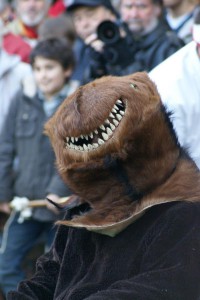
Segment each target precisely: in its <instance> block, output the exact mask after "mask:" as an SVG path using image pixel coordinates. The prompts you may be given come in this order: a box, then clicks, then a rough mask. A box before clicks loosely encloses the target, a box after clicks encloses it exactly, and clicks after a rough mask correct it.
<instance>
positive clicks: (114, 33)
mask: <svg viewBox="0 0 200 300" xmlns="http://www.w3.org/2000/svg"><path fill="white" fill-rule="evenodd" d="M97 35H98V38H99V39H100V40H101V41H103V42H104V43H105V44H114V43H116V42H117V41H118V40H119V38H120V33H119V28H118V26H117V25H116V24H115V23H113V22H111V21H104V22H102V23H101V24H100V25H99V26H98V28H97Z"/></svg>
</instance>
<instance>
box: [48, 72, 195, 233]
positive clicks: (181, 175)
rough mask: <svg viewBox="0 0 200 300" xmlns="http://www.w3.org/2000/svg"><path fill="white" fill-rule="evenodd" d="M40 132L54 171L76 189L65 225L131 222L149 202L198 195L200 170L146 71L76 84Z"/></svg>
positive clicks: (167, 200)
mask: <svg viewBox="0 0 200 300" xmlns="http://www.w3.org/2000/svg"><path fill="white" fill-rule="evenodd" d="M117 100H120V101H117ZM111 111H112V115H110V113H111ZM117 115H118V116H117ZM119 115H120V117H119ZM118 118H119V119H121V120H118ZM114 120H115V121H114ZM116 121H117V122H116ZM110 123H111V124H112V125H110ZM117 123H119V124H117ZM116 124H117V125H116ZM102 125H103V126H104V127H103V126H102ZM100 126H101V128H100ZM108 127H109V129H111V131H110V130H108V132H107V133H108V134H107V133H106V129H107V128H108ZM46 132H47V134H48V135H49V137H50V139H51V142H52V145H53V147H54V150H55V153H56V157H57V166H58V169H59V172H60V174H61V176H62V177H63V179H64V181H65V182H66V183H67V184H68V185H69V186H70V187H71V189H72V190H73V191H74V193H75V195H76V196H73V197H72V198H71V200H70V201H69V202H68V204H67V205H68V208H69V209H71V212H72V213H71V215H70V218H69V221H65V222H63V224H66V225H71V226H81V227H82V226H85V227H87V228H90V227H91V228H94V227H96V228H97V229H98V228H101V227H102V228H103V227H106V226H108V227H109V226H113V225H114V224H118V223H120V224H121V223H130V222H131V221H129V220H132V218H133V219H134V218H135V217H137V216H138V215H140V214H141V213H142V212H143V211H145V209H147V208H149V207H151V206H152V205H157V204H159V203H163V202H170V201H199V199H200V173H199V171H198V169H197V167H196V165H195V164H194V163H193V161H192V160H191V159H190V158H189V157H188V156H187V155H186V154H185V153H184V151H183V150H182V149H181V148H180V146H179V144H178V142H177V139H176V136H175V134H174V131H173V129H172V125H171V123H170V120H169V118H168V115H167V114H166V112H165V109H164V107H163V105H162V103H161V100H160V96H159V94H158V92H157V89H156V86H155V85H154V83H153V82H152V81H151V80H150V79H149V77H148V76H147V74H146V73H135V74H133V75H129V76H124V77H112V76H108V77H103V78H101V79H98V80H95V81H94V82H92V83H89V84H87V85H85V86H82V87H80V88H79V89H78V90H77V91H76V92H75V93H74V94H72V95H71V96H69V97H68V98H67V99H66V100H65V101H64V103H63V104H62V105H61V106H60V108H59V109H58V111H57V112H56V114H55V115H54V116H53V118H52V119H51V120H50V121H49V122H48V123H47V125H46ZM103 133H106V134H107V136H106V135H105V134H104V138H103ZM109 135H110V136H109ZM74 138H76V139H74ZM98 138H100V139H101V142H100V143H102V145H98ZM102 141H103V142H102ZM84 144H85V145H84ZM88 144H89V145H88ZM84 203H87V204H88V205H87V206H85V205H84ZM77 206H79V208H77ZM88 207H90V208H91V209H90V210H89V211H88V210H87V209H86V208H88ZM126 226H127V225H126ZM120 230H121V229H120Z"/></svg>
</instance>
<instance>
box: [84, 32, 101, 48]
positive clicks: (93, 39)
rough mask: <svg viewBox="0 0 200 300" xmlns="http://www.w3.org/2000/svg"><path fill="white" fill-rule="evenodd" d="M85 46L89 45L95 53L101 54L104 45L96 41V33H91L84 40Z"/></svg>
mask: <svg viewBox="0 0 200 300" xmlns="http://www.w3.org/2000/svg"><path fill="white" fill-rule="evenodd" d="M84 42H85V44H86V45H89V46H90V47H92V48H93V49H94V50H95V51H97V52H101V53H102V52H103V47H104V43H103V42H102V41H101V40H99V39H98V37H97V34H96V33H92V34H91V35H89V36H88V37H87V38H86V39H85V40H84Z"/></svg>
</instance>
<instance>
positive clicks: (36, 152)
mask: <svg viewBox="0 0 200 300" xmlns="http://www.w3.org/2000/svg"><path fill="white" fill-rule="evenodd" d="M63 100H64V99H63ZM46 121H47V117H46V115H45V112H44V110H43V105H42V102H41V101H40V100H39V98H38V97H37V96H35V97H33V98H29V97H27V96H25V95H24V94H23V93H22V92H19V93H18V94H17V95H16V97H15V99H13V101H12V103H11V106H10V110H9V112H8V115H7V118H6V120H5V124H4V127H3V130H2V135H1V136H0V201H2V202H5V201H10V200H12V199H13V197H14V196H19V197H27V198H28V199H30V200H34V199H44V198H45V197H46V195H47V194H48V193H53V194H57V195H58V196H61V197H62V196H68V195H69V194H70V191H69V189H68V188H67V186H66V185H65V184H64V183H63V182H62V180H61V178H60V177H59V175H58V173H57V171H56V167H55V156H54V152H53V149H52V147H51V145H50V141H49V138H48V137H47V136H46V135H45V134H44V133H43V126H44V124H45V122H46ZM14 162H15V165H14V168H13V164H14ZM13 170H14V171H13ZM33 217H34V218H35V219H38V220H43V221H45V220H46V221H50V220H54V219H55V216H54V214H53V213H52V212H50V211H49V210H47V209H46V208H37V209H35V211H34V213H33Z"/></svg>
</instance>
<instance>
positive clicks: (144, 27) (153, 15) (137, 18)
mask: <svg viewBox="0 0 200 300" xmlns="http://www.w3.org/2000/svg"><path fill="white" fill-rule="evenodd" d="M120 13H121V17H122V20H123V21H124V22H126V23H127V24H128V27H129V29H130V31H131V32H132V33H136V34H143V33H146V32H149V31H151V30H152V29H154V27H155V25H156V24H157V22H158V20H159V18H160V16H161V15H162V0H121V2H120Z"/></svg>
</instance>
